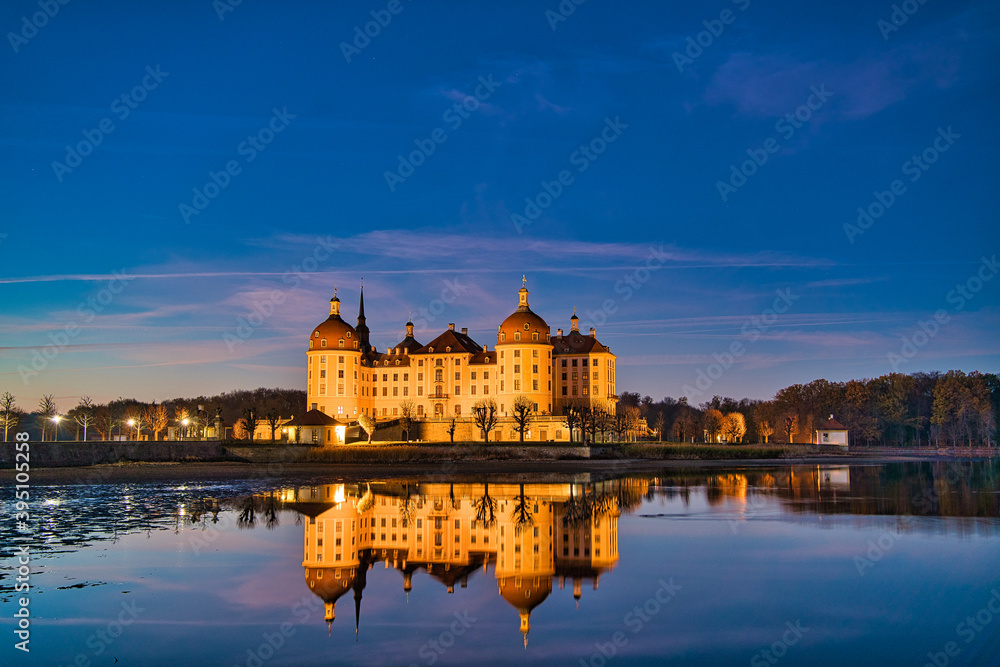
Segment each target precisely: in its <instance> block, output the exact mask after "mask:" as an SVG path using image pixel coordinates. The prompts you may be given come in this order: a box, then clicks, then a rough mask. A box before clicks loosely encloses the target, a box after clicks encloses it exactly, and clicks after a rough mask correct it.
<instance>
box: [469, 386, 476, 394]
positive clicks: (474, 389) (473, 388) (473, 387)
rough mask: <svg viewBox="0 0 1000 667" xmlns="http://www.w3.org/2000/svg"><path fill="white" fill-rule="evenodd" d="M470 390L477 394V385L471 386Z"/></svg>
mask: <svg viewBox="0 0 1000 667" xmlns="http://www.w3.org/2000/svg"><path fill="white" fill-rule="evenodd" d="M470 392H471V393H472V395H473V396H475V395H476V385H472V387H471V388H470Z"/></svg>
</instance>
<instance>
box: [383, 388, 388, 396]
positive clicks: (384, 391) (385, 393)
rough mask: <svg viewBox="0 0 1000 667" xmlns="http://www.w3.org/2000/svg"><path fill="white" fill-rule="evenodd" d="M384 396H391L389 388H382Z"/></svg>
mask: <svg viewBox="0 0 1000 667" xmlns="http://www.w3.org/2000/svg"><path fill="white" fill-rule="evenodd" d="M382 395H383V396H388V395H389V388H388V387H382Z"/></svg>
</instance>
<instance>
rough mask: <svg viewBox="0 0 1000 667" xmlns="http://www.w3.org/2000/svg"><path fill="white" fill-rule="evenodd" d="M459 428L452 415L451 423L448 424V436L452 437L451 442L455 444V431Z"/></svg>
mask: <svg viewBox="0 0 1000 667" xmlns="http://www.w3.org/2000/svg"><path fill="white" fill-rule="evenodd" d="M457 429H458V426H456V425H455V418H454V417H452V419H451V424H449V425H448V437H449V438H451V444H453V445H454V444H455V431H456V430H457Z"/></svg>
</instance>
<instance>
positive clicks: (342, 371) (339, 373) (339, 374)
mask: <svg viewBox="0 0 1000 667" xmlns="http://www.w3.org/2000/svg"><path fill="white" fill-rule="evenodd" d="M337 377H338V378H340V379H341V380H343V379H344V370H343V369H340V370H339V371H337Z"/></svg>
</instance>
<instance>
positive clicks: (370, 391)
mask: <svg viewBox="0 0 1000 667" xmlns="http://www.w3.org/2000/svg"><path fill="white" fill-rule="evenodd" d="M517 296H518V303H517V307H516V309H515V310H514V311H513V312H512V313H511V314H510V315H508V316H507V317H506V318H504V319H503V320H502V321H501V323H500V324H499V325H498V327H497V334H496V336H497V338H496V345H495V347H494V349H493V350H490V349H489V345H488V344H486V345H480V344H479V343H477V342H476V341H475V340H474V339H473V338H472V337H471V336H470V335H469V331H468V329H467V328H461V329H456V327H455V324H454V323H452V324H448V328H447V329H446V330H444V331H443V332H442V333H440V334H439V335H437V336H436V337H434V338H433V339H432V340H431V341H430V342H428V343H426V344H423V343H421V342H419V341H418V340H417V339H416V337H415V334H414V325H413V322H411V321H408V322H406V324H405V325H404V326H403V329H404V331H405V334H404V335H403V338H402V340H400V341H399V342H397V343H395V344H392V345H389V346H387V347H386V348H385V349H384V350H379V349H378V347H377V346H376V345H373V344H372V343H371V341H370V340H369V338H370V330H369V328H368V325H367V318H366V315H365V300H364V292H363V290H362V291H361V292H360V294H359V300H358V317H357V325H356V326H352V325H350V324H348V323H347V322H346V321H345V320H344V319H343V317H342V315H341V302H340V298H339V297H338V296H337V289H336V287H334V295H333V298H331V299H330V314H329V316H328V317H327V319H326V320H325V321H323V322H321V323H320V324H318V325H317V326H316V327H314V328H313V329H312V331H310V334H309V344H308V349H307V350H306V357H307V369H306V372H307V391H306V393H307V399H306V400H307V403H308V405H307V408H308V409H309V411H310V412H308V413H307V415H311V419H312V421H315V422H317V423H320V425H319V426H316V427H314V429H313V430H312V431H311V432H312V433H313V438H314V441H315V440H316V439H317V435H316V434H317V433H318V434H319V435H323V433H324V431H323V426H324V425H325V427H326V431H327V432H328V433H327V434H326V435H327V437H320V438H319V440H320V441H322V442H324V443H326V442H340V441H342V440H339V439H338V438H336V437H334V435H333V434H334V433H335V432H336V431H337V428H338V427H340V426H343V427H347V428H349V427H351V426H353V425H356V423H357V419H358V417H360V416H361V415H364V414H367V415H373V416H375V417H376V418H377V420H378V421H379V422H383V423H386V422H390V424H389V426H390V427H391V425H392V424H391V423H393V422H398V420H399V418H400V417H401V416H403V415H404V414H405V413H406V412H407V411H412V415H411V416H412V417H413V419H414V421H415V425H414V429H413V432H411V434H410V436H411V437H412V438H415V439H421V440H448V439H449V438H450V434H448V433H447V431H446V429H447V428H448V427H450V425H451V423H452V420H454V422H455V428H456V433H455V434H454V437H455V440H478V439H480V436H479V434H478V430H477V429H476V428H475V425H474V424H473V422H472V407H473V406H474V405H475V404H476V403H477V402H479V401H480V400H483V399H492V400H495V401H496V403H497V407H498V409H499V414H500V423H499V425H498V427H497V429H496V430H495V431H494V432H493V433H492V434H491V438H490V439H491V440H513V439H518V438H519V435H515V434H514V432H513V421H512V419H511V415H512V408H513V403H514V401H515V400H517V399H518V397H521V396H524V397H526V398H527V399H528V400H529V401H530V402H531V404H532V406H533V408H534V413H535V414H534V417H533V420H532V425H531V430H530V432H529V433H527V434H525V440H530V441H563V442H565V441H569V440H570V439H571V434H570V432H569V430H568V428H567V427H566V424H565V420H564V419H562V415H563V414H564V412H565V410H566V409H567V407H569V406H570V405H573V404H580V403H586V404H590V405H600V406H601V407H605V408H607V409H611V410H614V407H615V405H616V403H617V400H618V396H617V393H616V390H615V360H616V358H615V355H614V354H612V352H611V349H610V348H609V347H607V346H605V345H603V344H601V343H600V342H599V341H598V340H597V332H596V331H595V330H594V329H590V332H589V334H583V333H581V332H580V330H579V319H578V318H577V317H576V314H575V310H574V314H573V317H572V318H570V331H569V333H568V334H567V335H565V336H564V335H563V330H562V329H558V330H557V333H556V335H555V336H552V334H551V330H550V328H549V325H548V323H547V322H546V321H545V319H544V318H542V317H541V316H540V315H538V314H537V313H535V312H534V311H533V310H532V309H531V306H530V305H529V301H528V296H529V292H528V287H527V279H526V278H524V277H522V279H521V289H520V290H519V291H518V295H517ZM567 310H568V309H567ZM341 432H343V431H341ZM355 433H356V431H355ZM355 437H358V436H357V435H355Z"/></svg>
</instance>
